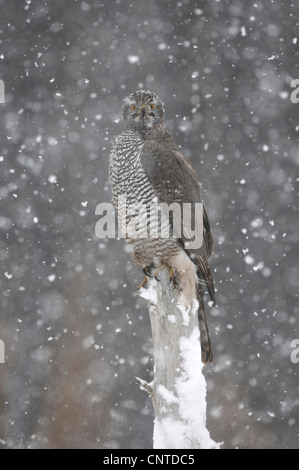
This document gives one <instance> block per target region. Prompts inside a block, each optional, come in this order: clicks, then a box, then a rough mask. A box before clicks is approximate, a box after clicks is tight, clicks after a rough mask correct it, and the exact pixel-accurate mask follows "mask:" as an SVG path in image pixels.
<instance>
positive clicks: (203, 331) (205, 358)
mask: <svg viewBox="0 0 299 470" xmlns="http://www.w3.org/2000/svg"><path fill="white" fill-rule="evenodd" d="M198 302H199V308H198V322H199V331H200V344H201V360H202V362H203V363H204V364H207V363H208V362H213V351H212V346H211V340H210V334H209V328H208V324H207V321H206V314H205V307H204V303H203V298H202V295H201V293H200V292H199V293H198Z"/></svg>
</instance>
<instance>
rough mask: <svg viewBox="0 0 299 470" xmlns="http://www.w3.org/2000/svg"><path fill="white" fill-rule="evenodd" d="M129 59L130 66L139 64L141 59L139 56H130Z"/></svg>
mask: <svg viewBox="0 0 299 470" xmlns="http://www.w3.org/2000/svg"><path fill="white" fill-rule="evenodd" d="M127 59H128V61H129V62H130V64H137V63H138V62H139V60H140V57H139V55H128V57H127Z"/></svg>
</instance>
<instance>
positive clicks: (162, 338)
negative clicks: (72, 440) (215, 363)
mask: <svg viewBox="0 0 299 470" xmlns="http://www.w3.org/2000/svg"><path fill="white" fill-rule="evenodd" d="M159 278H160V282H158V281H156V280H155V279H150V280H149V281H148V283H147V285H146V288H143V289H141V290H140V296H141V297H143V298H145V299H147V300H148V303H149V315H150V321H151V328H152V335H153V347H154V379H153V381H152V383H147V382H145V381H144V380H141V379H138V378H137V380H138V383H139V385H140V387H141V388H142V389H143V390H146V391H147V392H148V393H149V394H150V395H151V397H152V401H153V405H154V410H155V415H156V418H155V423H154V448H155V449H159V448H164V449H215V448H219V446H218V445H217V444H216V443H215V442H214V441H213V440H212V439H211V438H210V435H209V432H208V430H207V428H206V381H205V378H204V376H203V373H202V369H203V364H202V362H201V347H200V339H199V334H200V333H199V327H198V319H197V307H198V302H197V301H196V300H194V302H193V304H192V307H191V308H190V309H189V311H188V310H187V311H186V310H184V309H183V308H182V307H181V306H178V305H177V302H178V298H179V292H178V291H177V290H176V289H174V287H173V284H172V283H170V281H169V275H168V270H167V269H164V270H162V271H161V272H160V273H159Z"/></svg>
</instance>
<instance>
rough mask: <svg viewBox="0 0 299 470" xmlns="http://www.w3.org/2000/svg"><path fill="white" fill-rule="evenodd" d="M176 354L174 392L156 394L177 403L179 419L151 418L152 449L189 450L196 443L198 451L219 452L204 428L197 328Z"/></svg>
mask: <svg viewBox="0 0 299 470" xmlns="http://www.w3.org/2000/svg"><path fill="white" fill-rule="evenodd" d="M180 351H181V358H182V373H181V374H180V376H179V377H178V378H177V379H176V383H175V393H173V392H170V391H169V390H167V389H165V387H161V386H160V387H159V393H160V394H161V395H162V396H163V398H164V399H165V401H166V402H167V403H170V404H175V403H178V413H179V420H174V419H172V418H169V417H168V416H167V415H166V416H165V418H162V419H160V420H158V419H157V418H156V419H155V426H154V448H155V449H190V448H192V443H195V442H199V443H200V448H201V449H219V445H218V444H217V443H215V442H214V441H213V440H212V439H211V437H210V434H209V432H208V430H207V428H206V408H207V404H206V381H205V378H204V375H203V373H202V369H203V365H202V363H201V361H200V357H201V346H200V340H199V329H198V328H197V327H196V328H194V330H193V331H192V333H191V335H190V337H189V338H186V337H182V338H181V340H180ZM194 358H199V359H198V360H194Z"/></svg>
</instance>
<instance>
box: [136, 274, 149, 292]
mask: <svg viewBox="0 0 299 470" xmlns="http://www.w3.org/2000/svg"><path fill="white" fill-rule="evenodd" d="M146 283H147V277H145V278H144V279H143V281H142V283H141V284H140V286H138V287H137V289H138V290H139V289H142V288H143V287H144V286H145V284H146Z"/></svg>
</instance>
